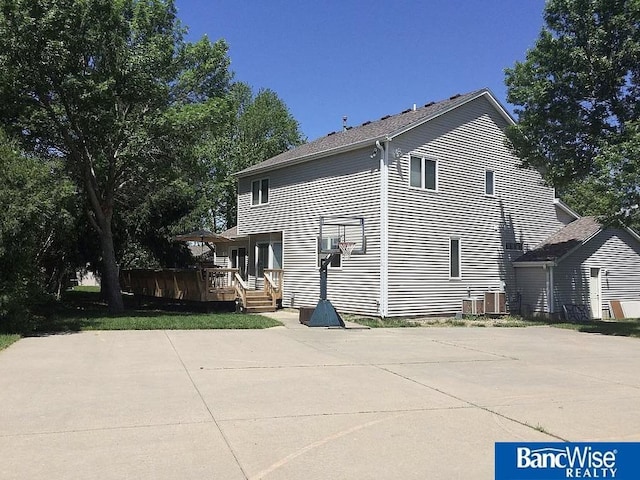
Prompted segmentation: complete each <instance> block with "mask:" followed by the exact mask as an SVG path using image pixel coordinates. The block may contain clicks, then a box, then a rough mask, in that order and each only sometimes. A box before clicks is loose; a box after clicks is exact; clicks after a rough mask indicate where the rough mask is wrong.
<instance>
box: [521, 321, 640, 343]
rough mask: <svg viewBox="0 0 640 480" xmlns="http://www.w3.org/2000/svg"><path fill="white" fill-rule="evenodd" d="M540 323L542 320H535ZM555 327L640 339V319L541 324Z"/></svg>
mask: <svg viewBox="0 0 640 480" xmlns="http://www.w3.org/2000/svg"><path fill="white" fill-rule="evenodd" d="M533 321H534V323H539V322H540V320H533ZM540 323H544V324H548V325H551V326H554V327H559V328H565V329H568V330H576V331H578V332H582V333H597V334H600V335H611V336H617V337H636V338H640V319H638V318H625V319H621V320H590V321H588V322H584V323H568V322H565V321H544V322H540Z"/></svg>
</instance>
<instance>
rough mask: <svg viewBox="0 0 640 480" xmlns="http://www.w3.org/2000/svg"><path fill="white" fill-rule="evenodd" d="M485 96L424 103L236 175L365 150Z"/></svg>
mask: <svg viewBox="0 0 640 480" xmlns="http://www.w3.org/2000/svg"><path fill="white" fill-rule="evenodd" d="M485 93H488V94H489V95H491V93H490V92H489V90H488V89H486V88H483V89H481V90H476V91H474V92H470V93H465V94H464V95H454V96H453V97H451V98H448V99H447V100H443V101H440V102H431V103H427V104H426V105H425V106H423V107H420V108H417V109H416V110H411V109H409V110H405V111H404V112H402V113H399V114H397V115H387V116H386V117H382V118H381V119H380V120H376V121H373V122H365V123H363V124H362V125H360V126H358V127H352V128H349V129H348V130H346V131H341V132H333V133H330V134H329V135H326V136H324V137H320V138H318V139H317V140H314V141H312V142H309V143H305V144H304V145H301V146H299V147H297V148H294V149H292V150H287V151H286V152H283V153H281V154H280V155H276V156H275V157H272V158H270V159H268V160H265V161H264V162H261V163H258V164H256V165H253V166H251V167H249V168H246V169H244V170H242V171H240V172H237V173H236V175H237V176H240V177H242V176H246V175H249V174H252V173H257V172H260V171H265V170H271V169H273V168H280V167H284V166H286V165H288V164H293V163H297V162H300V161H304V160H306V159H309V160H311V159H313V158H316V157H320V156H325V155H330V154H331V153H334V152H335V153H337V152H339V151H345V150H351V149H355V148H358V147H359V146H364V144H366V143H374V142H375V141H376V140H383V139H385V138H386V137H393V136H395V135H397V134H399V133H401V132H403V131H406V130H408V129H410V128H413V127H414V126H417V125H420V124H422V123H424V122H425V121H428V120H430V119H431V118H434V117H437V116H438V115H440V114H442V113H444V112H447V111H449V110H451V109H452V108H455V107H457V106H459V105H462V104H464V103H466V102H468V101H470V100H473V99H474V98H477V97H479V96H480V95H483V94H485ZM492 98H493V97H492Z"/></svg>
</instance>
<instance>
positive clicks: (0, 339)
mask: <svg viewBox="0 0 640 480" xmlns="http://www.w3.org/2000/svg"><path fill="white" fill-rule="evenodd" d="M19 339H20V335H14V334H5V333H0V350H4V349H5V348H7V347H8V346H9V345H11V344H12V343H14V342H17V341H18V340H19Z"/></svg>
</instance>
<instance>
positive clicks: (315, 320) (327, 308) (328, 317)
mask: <svg viewBox="0 0 640 480" xmlns="http://www.w3.org/2000/svg"><path fill="white" fill-rule="evenodd" d="M307 327H344V321H343V320H342V318H341V317H340V315H339V314H338V312H336V309H335V308H334V307H333V305H332V304H331V302H330V301H329V300H320V301H319V302H318V305H317V306H316V309H315V310H314V311H313V315H311V318H310V319H309V322H308V323H307Z"/></svg>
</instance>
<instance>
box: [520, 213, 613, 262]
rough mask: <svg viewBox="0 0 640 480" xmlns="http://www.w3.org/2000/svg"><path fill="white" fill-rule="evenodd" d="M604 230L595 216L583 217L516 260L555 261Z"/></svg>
mask: <svg viewBox="0 0 640 480" xmlns="http://www.w3.org/2000/svg"><path fill="white" fill-rule="evenodd" d="M600 230H602V225H601V224H600V223H599V222H598V220H597V219H596V218H595V217H582V218H579V219H577V220H574V221H573V222H571V223H570V224H569V225H567V226H566V227H563V228H561V229H560V230H558V231H557V232H556V233H554V234H553V235H551V236H550V237H549V238H547V239H546V240H545V241H544V242H542V243H541V244H540V245H538V246H537V247H536V248H534V249H533V250H530V251H528V252H527V253H525V254H524V255H522V256H521V257H518V259H516V260H515V261H516V262H555V261H557V260H560V259H561V258H562V257H564V256H565V255H566V254H568V253H569V252H571V251H572V250H573V249H574V248H576V247H579V246H580V245H582V244H583V243H584V242H585V241H587V240H589V239H590V238H591V237H593V236H594V235H595V234H597V233H598V232H599V231H600Z"/></svg>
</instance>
